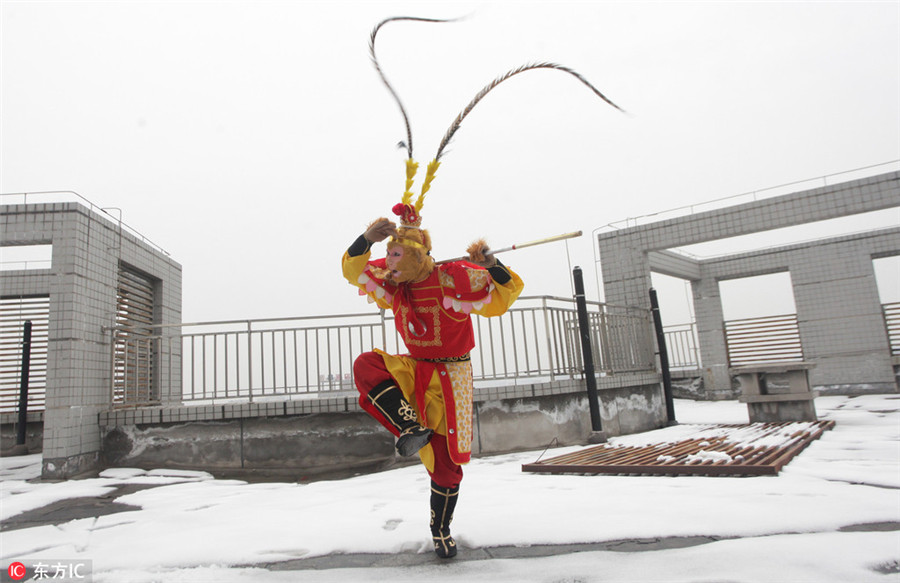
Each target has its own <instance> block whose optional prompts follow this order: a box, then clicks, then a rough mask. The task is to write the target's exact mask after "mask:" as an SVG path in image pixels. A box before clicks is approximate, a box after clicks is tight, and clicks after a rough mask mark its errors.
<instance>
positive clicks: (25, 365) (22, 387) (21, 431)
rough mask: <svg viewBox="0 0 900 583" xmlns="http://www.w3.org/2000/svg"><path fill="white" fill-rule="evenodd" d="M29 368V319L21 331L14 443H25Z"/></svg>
mask: <svg viewBox="0 0 900 583" xmlns="http://www.w3.org/2000/svg"><path fill="white" fill-rule="evenodd" d="M30 370H31V320H28V321H27V322H25V329H24V331H23V332H22V376H21V382H20V383H19V427H18V431H17V432H16V445H25V426H26V425H27V423H28V376H29V371H30Z"/></svg>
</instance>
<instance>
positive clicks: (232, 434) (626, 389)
mask: <svg viewBox="0 0 900 583" xmlns="http://www.w3.org/2000/svg"><path fill="white" fill-rule="evenodd" d="M598 383H599V389H600V390H599V393H600V401H601V406H600V409H601V418H602V421H603V429H604V431H605V432H606V433H607V435H610V436H614V435H621V434H627V433H635V432H640V431H648V430H651V429H656V428H659V427H662V426H664V425H665V424H666V421H667V420H666V418H665V405H664V401H663V395H662V389H661V387H660V384H659V375H657V374H655V373H643V374H628V375H618V376H616V377H615V378H610V377H600V378H598ZM586 393H587V392H586V388H585V384H584V381H583V380H563V381H554V382H549V383H536V384H532V385H519V386H515V387H493V388H485V389H480V390H478V391H477V394H476V400H475V409H474V440H473V455H476V456H478V455H490V454H498V453H507V452H514V451H524V450H533V449H541V448H544V447H547V446H548V445H550V444H551V443H555V444H557V445H574V444H584V443H586V442H587V439H588V437H590V435H591V430H592V428H591V422H590V414H589V408H588V400H587V394H586ZM101 425H102V426H103V434H104V439H103V452H104V460H103V461H104V464H105V465H108V466H113V467H143V468H156V467H162V466H165V467H169V468H184V469H203V470H206V471H211V472H218V473H222V474H230V475H243V476H252V475H254V474H258V475H265V476H267V477H271V476H280V477H283V478H289V479H303V478H304V477H317V476H329V475H346V473H348V472H349V473H355V472H366V471H372V470H377V469H380V468H385V467H389V466H391V465H393V464H396V463H398V462H399V461H400V458H397V457H396V455H395V453H394V439H393V437H392V436H391V435H390V434H389V433H388V432H387V431H386V430H385V429H383V428H382V427H381V426H380V425H379V424H378V423H377V422H376V421H374V420H373V419H371V418H370V417H369V416H368V415H367V414H366V413H364V412H363V411H362V410H361V409H360V408H359V405H358V403H357V396H356V395H355V394H353V395H345V396H341V397H323V398H321V399H316V400H303V401H282V402H267V403H255V404H243V405H220V406H204V407H181V408H163V407H158V408H143V409H136V410H129V411H112V412H108V413H104V414H103V415H101Z"/></svg>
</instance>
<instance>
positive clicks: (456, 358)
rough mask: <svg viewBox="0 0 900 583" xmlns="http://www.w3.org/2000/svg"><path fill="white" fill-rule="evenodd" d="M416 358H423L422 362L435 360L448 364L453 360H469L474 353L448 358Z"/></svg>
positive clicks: (438, 362)
mask: <svg viewBox="0 0 900 583" xmlns="http://www.w3.org/2000/svg"><path fill="white" fill-rule="evenodd" d="M416 360H421V361H422V362H434V363H437V364H448V363H451V362H468V361H470V360H472V355H471V354H469V353H468V352H467V353H466V354H463V355H462V356H449V357H446V358H417V359H416Z"/></svg>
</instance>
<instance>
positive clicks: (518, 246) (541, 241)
mask: <svg viewBox="0 0 900 583" xmlns="http://www.w3.org/2000/svg"><path fill="white" fill-rule="evenodd" d="M581 234H582V233H581V231H575V232H574V233H566V234H564V235H556V236H555V237H547V238H546V239H538V240H536V241H529V242H527V243H517V244H516V245H510V246H509V247H504V248H503V249H497V250H496V251H487V252H486V253H485V255H488V254H490V255H496V254H497V253H506V252H507V251H515V250H516V249H524V248H525V247H533V246H535V245H543V244H544V243H553V242H554V241H562V240H563V239H572V238H575V237H580V236H581ZM468 259H469V256H468V255H465V256H463V257H456V258H454V259H443V260H441V261H437V262H436V263H437V265H441V264H442V263H450V262H451V261H466V260H468Z"/></svg>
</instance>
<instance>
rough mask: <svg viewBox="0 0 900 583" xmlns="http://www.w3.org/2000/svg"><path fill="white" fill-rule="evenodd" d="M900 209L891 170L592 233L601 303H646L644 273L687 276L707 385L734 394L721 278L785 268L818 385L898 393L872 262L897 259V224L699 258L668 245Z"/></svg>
mask: <svg viewBox="0 0 900 583" xmlns="http://www.w3.org/2000/svg"><path fill="white" fill-rule="evenodd" d="M898 207H900V172H889V173H885V174H880V175H878V176H873V177H869V178H864V179H860V180H853V181H848V182H843V183H840V184H834V185H830V186H823V187H819V188H814V189H811V190H806V191H802V192H795V193H792V194H787V195H783V196H777V197H772V198H768V199H765V200H760V201H754V202H749V203H745V204H741V205H735V206H732V207H727V208H721V209H716V210H712V211H708V212H702V213H696V214H692V215H689V216H684V217H678V218H674V219H669V220H665V221H659V222H656V223H651V224H648V225H643V226H639V227H631V228H626V229H621V230H616V231H610V232H605V233H601V234H599V235H598V244H599V248H600V261H601V269H602V272H603V286H604V292H605V301H606V302H609V303H612V304H621V305H634V306H648V305H649V300H648V297H647V290H648V289H649V288H650V287H651V282H650V281H651V280H650V273H651V272H657V273H661V274H664V275H670V276H674V277H679V278H683V279H687V280H689V281H691V287H692V292H693V300H694V310H695V313H696V319H697V322H696V323H697V332H698V341H699V345H700V359H701V362H702V366H703V382H704V386H705V390H706V393H707V396H709V397H710V398H727V397H732V396H734V389H733V383H732V380H731V374H730V371H729V365H728V356H727V351H726V345H725V338H724V332H723V330H724V317H723V312H722V302H721V297H720V293H719V282H720V281H722V280H727V279H737V278H744V277H752V276H758V275H766V274H770V273H778V272H789V273H790V276H791V282H792V287H793V295H794V303H795V305H796V308H797V319H798V325H799V328H800V337H801V343H802V346H803V353H804V359H805V360H807V361H810V362H813V363H814V364H815V365H816V366H815V368H813V369H812V370H811V371H810V382H811V383H812V384H813V386H815V387H816V388H818V389H820V390H826V391H831V392H845V391H850V390H854V389H867V390H876V391H889V392H893V391H897V382H896V379H895V375H894V371H893V367H892V361H891V354H890V346H889V343H888V338H887V333H886V331H885V325H884V319H883V316H882V311H881V303H880V301H879V297H878V289H877V285H876V281H875V273H874V267H873V265H872V260H873V259H878V258H880V257H888V256H892V255H900V227H898V228H887V229H881V230H877V231H872V232H868V233H861V234H855V235H848V236H843V237H834V238H829V239H823V240H819V241H815V242H811V243H800V244H794V245H785V246H782V247H777V248H772V249H765V250H760V251H752V252H747V253H738V254H733V255H728V256H723V257H716V258H711V259H705V260H698V259H693V258H690V257H687V256H684V255H681V254H678V253H674V252H672V251H669V250H670V249H672V248H677V247H682V246H687V245H693V244H697V243H704V242H708V241H715V240H719V239H724V238H729V237H735V236H738V235H747V234H751V233H759V232H764V231H769V230H772V229H779V228H784V227H791V226H795V225H800V224H804V223H813V222H818V221H823V220H827V219H833V218H838V217H845V216H850V215H854V214H860V213H866V212H871V211H878V210H883V209H890V208H898Z"/></svg>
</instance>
